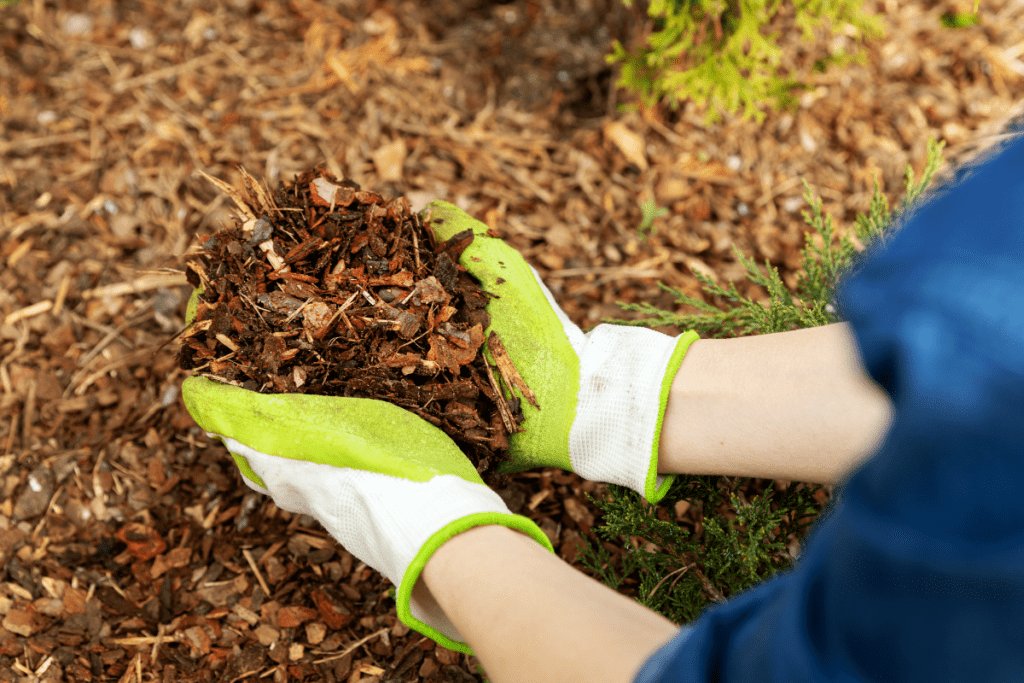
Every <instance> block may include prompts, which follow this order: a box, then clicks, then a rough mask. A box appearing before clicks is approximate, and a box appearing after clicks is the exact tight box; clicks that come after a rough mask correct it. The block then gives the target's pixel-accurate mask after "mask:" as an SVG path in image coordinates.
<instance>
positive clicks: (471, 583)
mask: <svg viewBox="0 0 1024 683" xmlns="http://www.w3.org/2000/svg"><path fill="white" fill-rule="evenodd" d="M421 577H422V581H420V582H419V583H418V584H417V586H416V591H417V595H418V597H420V599H431V597H428V596H432V599H436V601H437V603H438V604H439V605H440V607H441V608H442V609H443V610H444V612H445V614H446V615H447V616H448V618H449V619H450V620H451V622H452V623H453V624H454V625H455V626H456V627H457V628H458V629H459V632H460V633H461V634H462V635H463V637H464V638H465V639H466V641H467V642H468V643H469V645H470V646H471V647H472V648H473V651H474V652H475V653H476V654H477V656H478V657H479V658H480V661H481V662H482V663H483V666H484V668H485V669H486V671H487V674H488V676H489V678H490V680H491V681H492V683H514V682H518V681H547V682H549V683H563V682H565V683H568V682H570V681H580V682H583V681H586V682H587V683H628V682H629V681H632V680H633V676H634V675H635V674H636V672H637V671H638V670H639V668H640V665H641V664H642V663H643V662H644V661H645V660H646V659H647V657H648V656H649V655H650V654H651V653H653V652H654V651H655V650H656V649H657V648H658V647H659V646H661V645H663V644H664V643H666V642H668V641H669V640H670V639H671V638H672V637H673V636H674V635H675V634H676V632H677V631H678V628H677V627H676V626H675V625H674V624H672V622H670V621H668V620H667V619H665V618H664V617H662V616H661V615H659V614H657V613H655V612H653V611H651V610H649V609H647V608H646V607H643V606H642V605H640V604H639V603H637V602H635V601H633V600H630V599H629V598H627V597H625V596H622V595H620V594H618V593H616V592H615V591H613V590H611V589H610V588H608V587H607V586H604V585H602V584H600V583H598V582H597V581H594V580H593V579H590V578H589V577H587V576H585V575H584V574H581V573H580V572H578V571H576V570H575V569H573V568H572V567H570V566H569V565H567V564H566V563H565V562H563V561H562V560H560V559H559V558H558V557H556V556H554V555H552V554H551V553H549V552H547V551H546V550H545V549H544V548H542V547H541V546H540V545H538V544H537V543H536V541H533V540H532V539H530V538H528V537H526V536H524V535H522V534H519V533H517V532H515V531H512V530H511V529H508V528H506V527H502V526H482V527H475V528H473V529H470V530H469V531H466V532H464V533H462V534H459V535H458V536H455V537H454V538H452V539H451V540H449V541H448V542H447V543H445V544H444V545H443V546H441V547H440V548H439V549H438V550H437V551H436V552H435V553H434V556H433V557H431V559H430V561H429V562H428V563H427V565H426V566H425V567H424V569H423V573H422V574H421ZM428 590H429V593H428Z"/></svg>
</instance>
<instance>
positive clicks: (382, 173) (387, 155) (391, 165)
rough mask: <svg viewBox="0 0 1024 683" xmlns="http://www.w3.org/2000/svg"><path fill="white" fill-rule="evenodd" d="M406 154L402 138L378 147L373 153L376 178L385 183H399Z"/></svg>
mask: <svg viewBox="0 0 1024 683" xmlns="http://www.w3.org/2000/svg"><path fill="white" fill-rule="evenodd" d="M406 152H407V150H406V147H405V140H403V139H402V138H398V139H397V140H395V141H394V142H389V143H388V144H386V145H383V146H381V147H378V148H377V151H376V152H374V153H373V165H374V166H376V167H377V177H379V178H380V179H381V180H383V181H385V182H390V183H397V182H400V181H401V180H402V168H403V166H404V165H405V155H406Z"/></svg>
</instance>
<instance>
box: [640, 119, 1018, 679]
mask: <svg viewBox="0 0 1024 683" xmlns="http://www.w3.org/2000/svg"><path fill="white" fill-rule="evenodd" d="M886 242H887V243H886V244H882V243H881V240H880V241H879V242H877V243H876V244H874V245H872V246H871V247H870V248H869V249H868V250H867V251H866V252H865V254H864V255H865V256H866V258H865V259H863V260H862V262H861V267H860V268H859V269H858V270H857V271H856V272H855V273H853V274H851V275H850V276H849V277H847V278H844V280H843V282H842V283H841V285H840V287H839V289H838V299H837V302H838V307H839V313H840V315H841V316H842V318H843V319H844V320H847V321H849V322H850V323H851V324H852V326H853V329H854V332H855V333H856V336H857V343H858V346H859V350H860V353H861V356H862V358H863V359H864V362H865V365H866V367H867V369H868V371H869V372H870V374H871V376H872V377H873V378H874V380H875V381H876V382H877V383H878V384H879V385H880V386H881V387H882V388H883V389H884V390H885V391H886V392H887V393H888V395H889V397H890V398H891V399H892V402H893V405H894V407H895V415H894V420H893V424H892V425H891V427H890V430H889V433H888V434H887V436H886V438H885V440H884V442H883V443H882V445H881V447H880V448H879V450H878V452H877V453H876V454H875V455H874V457H872V458H871V459H870V460H868V461H867V462H866V463H864V464H863V465H861V466H860V467H859V468H858V469H857V470H856V471H855V472H853V473H852V475H851V476H850V477H849V478H848V480H847V481H846V482H845V485H844V486H843V488H842V492H841V495H839V497H838V500H837V501H836V503H835V505H834V506H833V507H832V509H831V511H830V512H829V513H828V514H827V515H826V516H825V517H824V518H823V519H821V520H820V521H819V523H818V524H817V525H816V526H815V528H814V529H813V530H812V532H811V534H810V536H809V538H808V543H807V545H806V547H805V549H804V554H803V556H802V557H801V559H800V560H799V562H797V564H796V565H795V566H794V567H793V568H792V569H791V570H789V571H787V572H784V573H783V574H781V575H779V576H778V577H776V578H774V579H772V580H769V581H765V582H764V583H763V584H760V585H758V586H756V587H754V588H752V589H750V590H748V591H746V592H745V593H742V594H740V595H738V596H736V597H734V598H733V599H731V600H729V601H727V602H726V603H724V604H722V605H718V606H715V607H713V608H709V609H708V610H706V611H705V612H704V613H703V614H702V615H701V616H700V617H699V618H698V619H697V620H696V621H694V622H693V624H692V626H693V628H692V630H690V629H684V631H683V632H681V633H680V635H679V636H678V637H677V638H675V639H673V640H672V641H671V642H670V643H669V644H668V645H666V646H665V647H663V648H662V649H661V650H659V651H658V652H657V653H655V654H654V655H653V656H652V657H651V658H650V659H649V660H648V661H647V663H646V664H645V665H644V667H643V668H642V669H641V671H640V673H639V674H638V676H637V678H636V679H635V680H636V682H637V683H684V682H686V683H689V682H691V681H692V682H694V683H696V682H697V681H702V682H703V681H709V682H710V681H716V682H721V683H741V682H742V683H747V682H750V683H775V682H778V683H805V682H810V681H837V682H838V681H842V682H843V683H854V682H859V681H893V682H899V683H918V682H920V683H940V682H941V683H945V682H952V681H965V682H970V683H978V682H982V681H983V682H985V683H997V682H1002V681H1006V682H1009V681H1015V682H1020V681H1024V139H1022V138H1018V139H1017V140H1016V141H1015V142H1013V143H1012V144H1010V145H1008V146H1007V147H1006V148H1005V149H1004V150H1003V151H1002V152H1001V153H999V154H998V155H997V156H995V157H994V158H992V159H990V160H989V161H987V162H985V163H983V164H980V165H978V166H977V167H976V168H973V169H970V170H969V172H968V174H967V176H966V178H964V179H962V180H960V181H959V182H957V183H956V184H955V185H952V186H950V187H948V188H947V189H945V190H944V191H940V192H938V193H936V194H935V195H934V196H933V197H932V198H931V199H930V200H928V201H927V202H926V203H924V204H922V205H921V206H920V207H919V208H918V209H917V210H916V211H913V212H912V213H911V215H910V216H909V217H907V219H906V220H905V221H904V223H903V225H902V227H901V228H899V230H898V231H896V232H893V233H892V234H891V235H889V237H888V238H887V239H886Z"/></svg>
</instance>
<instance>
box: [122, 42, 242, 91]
mask: <svg viewBox="0 0 1024 683" xmlns="http://www.w3.org/2000/svg"><path fill="white" fill-rule="evenodd" d="M221 57H222V55H220V54H218V53H215V52H209V53H207V54H205V55H201V56H199V57H195V58H193V59H190V60H188V61H187V62H182V63H181V64H175V65H173V66H168V67H165V68H163V69H157V70H156V71H150V72H149V73H148V74H142V75H141V76H136V77H135V78H129V79H128V80H127V81H121V82H120V83H115V84H114V87H113V88H112V89H113V91H114V92H115V93H117V94H120V93H123V92H124V91H125V90H131V89H132V88H136V87H138V86H140V85H148V84H149V83H156V82H157V81H160V80H163V79H165V78H168V77H169V76H177V75H178V74H179V73H185V72H190V71H192V70H193V69H195V68H197V67H199V66H201V65H203V64H206V63H207V62H214V61H216V60H218V59H220V58H221Z"/></svg>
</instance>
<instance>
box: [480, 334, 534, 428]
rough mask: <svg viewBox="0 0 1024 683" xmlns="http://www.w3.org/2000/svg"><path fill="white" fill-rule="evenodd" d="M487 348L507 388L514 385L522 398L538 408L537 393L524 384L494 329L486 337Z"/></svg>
mask: <svg viewBox="0 0 1024 683" xmlns="http://www.w3.org/2000/svg"><path fill="white" fill-rule="evenodd" d="M487 348H488V350H490V352H491V355H492V356H493V357H494V362H495V364H496V365H497V366H498V372H500V373H501V378H502V379H503V380H505V385H506V386H508V387H509V390H510V391H511V388H512V387H515V388H516V389H518V390H519V392H520V393H521V394H522V395H523V398H525V399H526V400H527V401H529V402H530V405H532V406H533V407H534V408H538V409H539V408H540V405H538V404H537V395H536V394H534V393H533V390H532V389H530V387H528V386H527V385H526V382H525V381H524V380H523V377H522V375H520V374H519V371H518V370H516V366H515V365H514V364H513V363H512V359H511V358H510V357H509V355H508V351H506V350H505V345H504V344H503V343H502V342H501V337H500V336H499V335H498V333H497V332H495V331H494V330H491V333H490V335H489V336H488V337H487Z"/></svg>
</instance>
